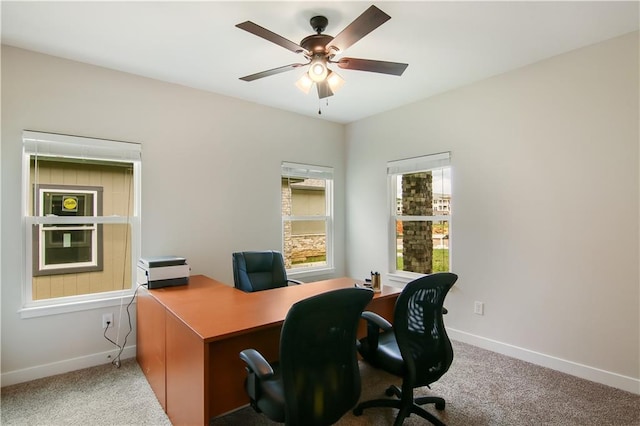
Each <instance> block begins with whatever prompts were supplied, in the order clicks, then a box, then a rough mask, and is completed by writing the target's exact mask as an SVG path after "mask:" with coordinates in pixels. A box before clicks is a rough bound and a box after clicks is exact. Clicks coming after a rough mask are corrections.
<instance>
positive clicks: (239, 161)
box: [1, 46, 345, 385]
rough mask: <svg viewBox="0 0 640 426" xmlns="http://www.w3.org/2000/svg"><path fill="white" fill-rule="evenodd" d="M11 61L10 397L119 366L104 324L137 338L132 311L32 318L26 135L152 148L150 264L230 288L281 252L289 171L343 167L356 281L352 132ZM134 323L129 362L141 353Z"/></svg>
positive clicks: (6, 261)
mask: <svg viewBox="0 0 640 426" xmlns="http://www.w3.org/2000/svg"><path fill="white" fill-rule="evenodd" d="M1 53H2V64H1V65H2V73H1V78H2V129H1V131H2V139H1V140H2V147H1V148H2V149H1V161H2V167H1V173H2V182H1V183H2V281H1V291H2V298H1V299H2V300H1V303H2V309H1V315H2V321H1V325H2V333H1V337H2V342H1V343H2V344H1V350H2V354H1V355H2V356H1V361H2V384H3V385H6V384H10V383H12V382H16V381H22V380H28V379H31V378H36V377H41V376H43V375H51V374H56V373H59V372H62V371H66V370H68V369H77V368H82V367H85V366H89V365H95V364H101V363H107V362H109V359H108V358H107V356H108V355H110V356H112V357H113V356H114V355H115V352H114V350H117V348H114V347H113V346H112V345H111V344H109V342H107V341H106V340H105V339H104V337H103V336H102V332H103V330H102V328H101V325H102V314H103V313H108V312H111V313H113V314H114V322H115V325H116V327H118V326H119V325H122V328H121V330H120V334H119V335H120V336H121V337H122V336H124V334H125V333H126V331H127V330H128V323H127V314H126V311H125V308H126V304H127V303H128V300H126V301H123V304H122V305H121V304H120V303H116V304H113V305H112V306H104V307H99V308H93V309H89V310H85V311H78V312H68V313H60V314H57V315H50V316H45V317H37V318H22V317H21V314H20V313H19V309H20V307H21V306H22V291H21V288H22V279H23V278H22V275H23V274H22V266H21V265H22V256H23V247H22V244H21V242H22V240H23V236H22V225H21V224H22V218H21V209H20V206H21V188H20V182H21V179H22V171H21V164H22V163H21V149H22V140H21V134H22V131H23V130H25V129H27V130H33V131H42V132H52V133H61V134H69V135H78V136H86V137H94V138H104V139H111V140H118V141H130V142H138V143H141V144H142V169H141V170H142V208H141V221H142V222H141V229H142V247H141V251H142V255H143V256H155V255H179V256H184V257H186V258H187V261H188V262H189V265H190V267H191V274H192V275H195V274H205V275H208V276H210V277H213V278H216V279H218V280H220V281H222V282H224V283H227V284H230V285H232V283H233V274H232V271H231V253H232V252H234V251H242V250H266V249H273V250H280V249H281V244H282V236H281V228H282V227H281V222H282V220H281V207H280V178H281V163H282V162H283V161H290V162H298V163H310V164H323V165H325V166H328V167H333V169H334V177H335V188H336V190H335V203H336V206H335V211H336V217H335V227H336V228H335V246H336V253H335V259H336V269H335V274H336V275H344V273H345V268H344V252H343V247H344V240H343V235H344V216H343V212H344V191H343V188H344V164H343V158H344V126H342V125H339V124H335V123H329V122H326V121H322V120H318V119H315V118H310V117H305V116H300V115H296V114H292V113H288V112H284V111H280V110H277V109H273V108H267V107H263V106H260V105H256V104H252V103H249V102H245V101H241V100H238V99H233V98H229V97H225V96H221V95H216V94H213V93H208V92H204V91H200V90H195V89H190V88H187V87H183V86H179V85H175V84H169V83H164V82H160V81H157V80H152V79H148V78H142V77H138V76H135V75H131V74H126V73H122V72H116V71H112V70H108V69H105V68H100V67H96V66H91V65H87V64H81V63H78V62H73V61H68V60H64V59H61V58H56V57H52V56H47V55H41V54H38V53H34V52H29V51H26V50H21V49H16V48H12V47H7V46H2V52H1ZM248 177H249V178H248ZM327 277H328V276H327V275H322V276H309V277H305V278H304V279H305V280H314V279H320V278H327ZM130 311H131V313H132V315H133V324H134V331H133V333H132V334H131V335H130V336H129V338H128V341H127V348H126V349H125V352H124V356H125V357H126V356H133V355H134V353H135V340H136V339H135V305H134V306H133V307H132V309H130ZM114 334H115V330H114Z"/></svg>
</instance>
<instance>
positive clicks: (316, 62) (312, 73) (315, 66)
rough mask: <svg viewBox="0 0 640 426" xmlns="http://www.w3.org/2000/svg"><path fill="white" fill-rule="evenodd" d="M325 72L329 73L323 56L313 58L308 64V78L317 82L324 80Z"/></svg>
mask: <svg viewBox="0 0 640 426" xmlns="http://www.w3.org/2000/svg"><path fill="white" fill-rule="evenodd" d="M327 74H329V70H328V69H327V62H326V61H325V59H324V58H323V57H316V58H314V59H313V60H312V61H311V65H310V66H309V78H311V80H313V81H315V82H316V83H318V82H320V81H324V79H325V78H327Z"/></svg>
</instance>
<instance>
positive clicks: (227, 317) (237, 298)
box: [142, 275, 402, 342]
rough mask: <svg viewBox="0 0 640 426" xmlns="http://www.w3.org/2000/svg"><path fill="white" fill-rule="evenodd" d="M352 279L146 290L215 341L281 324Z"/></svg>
mask: <svg viewBox="0 0 640 426" xmlns="http://www.w3.org/2000/svg"><path fill="white" fill-rule="evenodd" d="M356 282H358V281H357V280H354V279H352V278H335V279H330V280H324V281H316V282H311V283H305V284H301V285H293V286H288V287H282V288H275V289H271V290H264V291H258V292H253V293H245V292H243V291H241V290H238V289H236V288H234V287H231V286H228V285H226V284H223V283H221V282H219V281H216V280H214V279H211V278H209V277H206V276H204V275H194V276H191V277H190V278H189V284H188V285H186V286H177V287H165V288H160V289H155V290H146V289H144V290H142V291H147V292H148V293H149V294H150V295H151V296H152V297H153V298H154V299H155V300H157V301H158V302H159V303H160V304H162V305H163V306H164V307H165V308H166V309H167V310H169V311H170V312H171V313H172V314H173V315H175V316H176V317H177V318H178V319H180V320H181V321H182V322H183V323H184V324H185V325H187V326H188V327H189V328H191V330H193V331H194V332H195V333H196V334H197V335H198V336H200V337H201V338H202V339H203V340H205V341H207V342H209V341H215V340H218V339H222V338H225V337H229V336H232V335H236V334H243V333H248V332H250V331H252V330H255V329H259V328H262V327H269V326H273V325H274V324H279V323H282V322H283V321H284V319H285V317H286V315H287V312H288V311H289V308H291V306H292V305H293V304H294V303H296V302H298V301H300V300H303V299H306V298H308V297H311V296H315V295H317V294H320V293H324V292H327V291H331V290H336V289H339V288H348V287H353V286H354V284H355V283H356ZM401 291H402V290H401V289H399V288H395V287H389V286H383V287H382V291H381V292H379V293H375V294H374V299H378V298H385V297H396V296H397V295H398V293H400V292H401Z"/></svg>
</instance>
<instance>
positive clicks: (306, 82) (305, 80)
mask: <svg viewBox="0 0 640 426" xmlns="http://www.w3.org/2000/svg"><path fill="white" fill-rule="evenodd" d="M312 86H313V80H311V77H309V74H308V73H306V72H305V73H304V74H302V77H300V79H299V80H298V81H296V87H297V88H298V89H300V90H301V91H302V92H303V93H304V94H306V95H308V94H309V91H310V90H311V87H312Z"/></svg>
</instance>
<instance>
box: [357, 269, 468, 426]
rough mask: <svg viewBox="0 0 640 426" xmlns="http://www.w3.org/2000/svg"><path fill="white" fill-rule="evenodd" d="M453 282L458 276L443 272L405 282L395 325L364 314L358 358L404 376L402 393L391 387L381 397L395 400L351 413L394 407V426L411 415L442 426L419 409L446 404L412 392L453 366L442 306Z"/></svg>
mask: <svg viewBox="0 0 640 426" xmlns="http://www.w3.org/2000/svg"><path fill="white" fill-rule="evenodd" d="M457 279H458V276H457V275H456V274H452V273H449V272H441V273H435V274H431V275H427V276H424V277H422V278H419V279H417V280H414V281H412V282H410V283H408V284H407V285H406V287H405V288H404V290H403V291H402V293H401V294H400V296H398V300H397V301H396V306H395V310H394V314H393V326H392V325H391V324H390V323H389V322H388V321H387V320H385V319H384V318H382V317H380V316H379V315H377V314H375V313H373V312H363V313H362V317H363V318H365V319H366V320H367V336H366V337H364V338H362V339H361V340H360V341H359V345H358V350H359V351H360V354H361V355H362V357H363V358H364V360H365V361H367V362H368V363H370V364H371V365H373V366H374V367H376V368H380V369H383V370H385V371H387V372H389V373H391V374H395V375H396V376H399V377H402V389H399V388H398V387H397V386H395V385H391V386H390V387H389V388H388V389H387V390H386V391H385V394H386V395H387V396H394V395H395V396H396V397H397V398H399V399H377V400H373V401H366V402H362V403H360V404H359V405H358V406H357V407H356V408H355V409H354V410H353V414H355V415H356V416H359V415H361V414H362V410H364V409H366V408H370V407H392V408H397V409H399V412H398V415H397V417H396V420H395V423H394V425H395V426H400V425H402V423H403V422H404V419H405V418H406V417H409V416H410V415H411V414H413V413H415V414H417V415H419V416H420V417H423V418H425V419H427V420H429V421H430V422H431V423H433V424H435V425H444V423H442V422H441V421H440V420H439V419H438V418H437V417H435V416H434V415H432V414H431V413H429V412H427V411H426V410H425V409H423V408H422V407H420V405H424V404H429V403H435V406H436V409H438V410H444V407H445V400H444V399H443V398H440V397H435V396H427V397H419V398H415V399H414V396H413V389H415V388H417V387H421V386H429V385H430V384H431V383H434V382H435V381H437V380H438V379H440V377H442V375H443V374H444V373H446V372H447V370H448V369H449V367H450V366H451V362H452V361H453V348H452V347H451V341H450V340H449V337H448V336H447V332H446V330H445V328H444V321H443V318H442V315H443V313H444V311H445V309H444V308H443V306H442V305H443V303H444V298H445V296H446V295H447V293H448V292H449V289H450V288H451V286H453V284H454V283H455V282H456V280H457ZM380 330H382V332H380Z"/></svg>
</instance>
